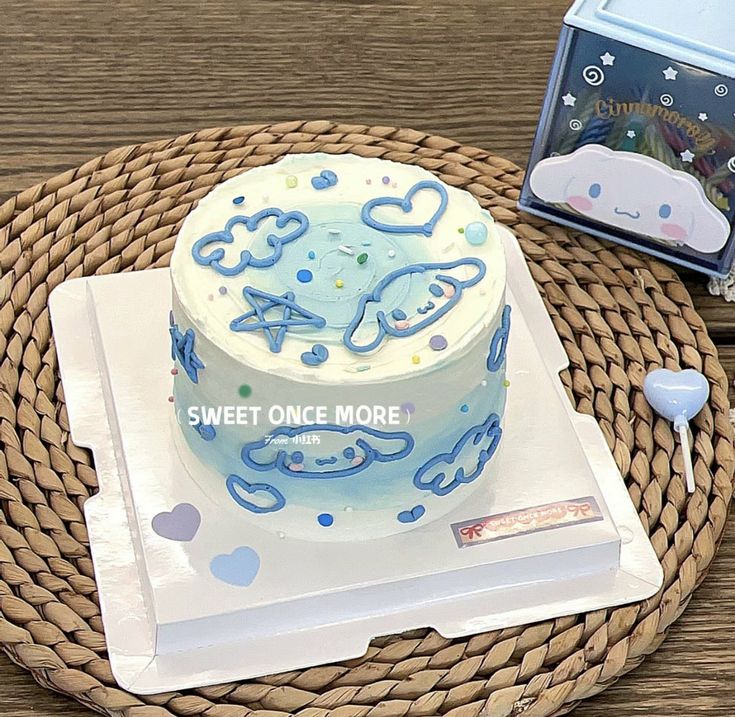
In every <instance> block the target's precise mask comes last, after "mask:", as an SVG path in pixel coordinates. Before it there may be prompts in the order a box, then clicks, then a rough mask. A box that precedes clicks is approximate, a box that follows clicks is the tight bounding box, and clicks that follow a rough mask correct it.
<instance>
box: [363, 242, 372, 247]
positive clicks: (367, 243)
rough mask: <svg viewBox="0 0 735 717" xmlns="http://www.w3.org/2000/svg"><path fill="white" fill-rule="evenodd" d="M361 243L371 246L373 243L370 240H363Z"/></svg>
mask: <svg viewBox="0 0 735 717" xmlns="http://www.w3.org/2000/svg"><path fill="white" fill-rule="evenodd" d="M362 245H363V246H372V245H373V243H372V242H371V241H364V242H363V243H362Z"/></svg>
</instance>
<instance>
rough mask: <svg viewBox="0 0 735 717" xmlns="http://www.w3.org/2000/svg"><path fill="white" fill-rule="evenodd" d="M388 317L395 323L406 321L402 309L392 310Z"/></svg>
mask: <svg viewBox="0 0 735 717" xmlns="http://www.w3.org/2000/svg"><path fill="white" fill-rule="evenodd" d="M390 315H391V316H392V317H393V318H394V319H395V320H396V321H404V320H405V319H406V312H405V311H404V310H403V309H393V311H391V314H390Z"/></svg>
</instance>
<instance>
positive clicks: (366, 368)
mask: <svg viewBox="0 0 735 717" xmlns="http://www.w3.org/2000/svg"><path fill="white" fill-rule="evenodd" d="M369 370H370V365H369V364H366V363H364V364H362V365H361V366H358V367H357V368H356V369H355V371H357V372H358V373H362V372H363V371H369Z"/></svg>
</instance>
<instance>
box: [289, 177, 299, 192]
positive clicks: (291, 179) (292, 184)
mask: <svg viewBox="0 0 735 717" xmlns="http://www.w3.org/2000/svg"><path fill="white" fill-rule="evenodd" d="M298 183H299V180H298V179H296V177H294V176H293V174H289V175H288V177H286V186H287V187H288V188H289V189H293V188H294V187H295V186H296V185H297V184H298Z"/></svg>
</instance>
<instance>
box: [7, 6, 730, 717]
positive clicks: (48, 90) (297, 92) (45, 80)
mask: <svg viewBox="0 0 735 717" xmlns="http://www.w3.org/2000/svg"><path fill="white" fill-rule="evenodd" d="M567 5H568V0H525V2H518V1H517V0H494V2H487V1H486V0H466V1H463V2H460V1H459V0H454V2H453V1H452V0H446V2H444V3H438V2H432V0H414V1H410V0H378V1H375V2H367V1H365V2H363V1H360V0H329V2H323V3H319V2H317V1H316V0H313V1H312V2H309V1H306V0H304V1H301V2H299V1H297V0H280V1H278V0H275V1H274V0H240V1H239V2H236V1H233V2H227V1H226V0H208V2H193V1H190V0H189V1H187V0H175V1H174V0H164V1H163V2H158V3H153V2H146V1H145V0H140V1H138V2H134V1H132V0H118V2H117V3H110V2H107V1H104V2H103V1H100V0H66V1H64V0H37V1H36V2H33V3H22V2H10V1H9V0H6V1H5V2H3V3H1V4H0V9H1V10H2V13H1V15H0V16H1V17H2V22H0V59H1V62H0V68H1V70H2V72H0V201H2V200H5V199H7V198H8V197H10V196H11V195H12V194H13V193H15V192H18V191H20V190H22V189H24V188H26V187H28V186H30V185H32V184H35V183H36V182H39V181H41V180H43V179H45V178H47V177H49V176H51V175H54V174H56V173H58V172H61V171H63V170H66V169H69V168H71V167H74V166H77V165H79V164H81V163H82V162H84V161H85V160H87V159H89V158H91V157H93V156H95V155H98V154H101V153H103V152H106V151H108V150H110V149H112V148H114V147H117V146H119V145H124V144H130V143H137V142H142V141H145V140H150V139H156V138H160V137H169V136H175V135H178V134H182V133H184V132H188V131H190V130H193V129H198V128H203V127H211V126H223V125H234V124H246V123H251V122H274V121H280V120H287V119H307V118H324V119H333V120H338V121H345V122H356V123H366V124H381V125H391V126H405V127H415V128H417V129H421V130H426V131H429V132H433V133H437V134H442V135H446V136H449V137H452V138H454V139H456V140H458V141H460V142H462V143H464V144H471V145H477V146H479V147H483V148H487V149H490V150H493V151H494V152H496V153H497V154H500V155H502V156H504V157H507V158H508V159H511V160H513V161H514V162H517V163H519V164H524V163H525V161H526V158H527V156H528V153H529V149H530V146H531V140H532V137H533V132H534V129H535V125H536V121H537V116H538V110H539V106H540V104H541V100H542V97H543V93H544V89H545V85H546V79H547V75H548V71H549V66H550V62H551V58H552V55H553V52H554V47H555V44H556V39H557V35H558V32H559V28H560V25H561V20H562V16H563V13H564V11H565V10H566V7H567ZM687 284H688V286H689V288H690V290H691V292H692V295H693V296H694V299H695V302H696V304H697V306H698V308H699V311H700V312H701V314H702V316H703V317H704V318H705V320H706V322H707V325H708V326H709V328H710V331H711V333H712V336H713V337H714V339H715V340H716V342H717V343H718V345H719V347H720V351H721V357H722V361H723V364H724V365H725V368H726V370H727V371H728V375H729V376H730V377H732V376H733V373H734V372H735V304H726V303H725V302H724V301H722V300H721V299H719V298H715V297H710V296H709V295H708V294H707V292H706V288H705V282H704V280H703V279H702V278H700V277H697V276H695V275H693V274H689V275H687ZM731 522H732V521H731ZM731 528H732V526H731ZM734 573H735V533H734V532H733V531H732V530H730V532H729V533H728V535H727V536H726V539H725V542H724V544H723V546H722V549H721V551H720V554H719V556H718V558H717V560H716V561H715V564H714V567H713V569H712V572H711V573H710V576H709V578H708V579H707V581H706V582H705V584H704V586H703V587H702V588H701V589H700V590H699V591H698V592H697V593H696V595H695V598H694V599H693V601H692V603H691V604H690V606H689V608H688V609H687V611H686V612H685V613H684V616H683V617H682V619H681V620H680V621H679V622H678V623H677V624H676V625H675V626H674V627H673V629H672V630H671V635H670V637H669V639H668V640H667V641H666V642H665V643H664V645H663V647H662V648H661V649H660V650H659V651H658V652H657V653H656V654H655V655H653V656H652V657H651V658H649V659H647V660H646V661H645V662H644V664H643V665H642V666H641V667H640V668H638V670H636V671H635V672H634V673H632V674H630V675H628V676H627V677H625V678H624V679H623V680H622V681H620V682H619V683H618V684H617V685H615V686H613V687H611V688H610V689H609V690H607V691H606V692H604V693H602V694H601V695H600V696H598V697H597V698H595V699H593V700H590V701H589V702H587V703H584V704H583V705H582V706H581V707H579V708H578V710H577V712H576V715H578V717H612V716H614V717H627V716H628V715H638V714H644V715H647V716H648V717H670V716H671V715H680V716H681V717H689V716H693V715H708V716H710V717H718V716H722V717H725V716H727V717H729V716H730V715H731V714H732V713H733V712H734V711H735V640H733V638H732V633H733V632H735V577H733V574H734ZM89 714H91V713H90V712H89V711H88V710H86V709H85V708H83V707H81V706H79V705H77V704H76V703H74V702H72V701H71V700H69V699H67V698H65V697H61V696H59V695H54V694H52V693H50V692H47V691H45V690H43V689H41V688H40V687H38V686H37V685H36V684H35V683H34V682H33V680H32V679H31V678H30V677H29V676H28V675H27V674H26V673H24V672H23V671H22V670H20V669H19V668H17V667H15V666H14V665H12V664H11V663H10V662H9V661H8V660H7V658H6V657H5V656H4V655H2V654H1V653H0V717H6V716H8V717H9V716H10V715H12V716H13V717H28V716H29V715H36V716H38V715H49V716H50V715H67V716H68V717H83V716H84V715H89Z"/></svg>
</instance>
